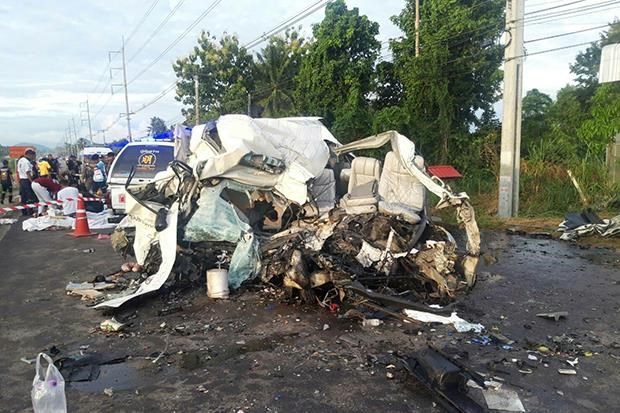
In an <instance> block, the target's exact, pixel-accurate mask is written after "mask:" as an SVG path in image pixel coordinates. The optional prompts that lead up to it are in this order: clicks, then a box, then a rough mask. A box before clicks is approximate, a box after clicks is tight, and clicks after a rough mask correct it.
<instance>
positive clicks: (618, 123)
mask: <svg viewBox="0 0 620 413" xmlns="http://www.w3.org/2000/svg"><path fill="white" fill-rule="evenodd" d="M590 107H591V112H590V116H591V117H590V119H587V120H585V121H584V122H583V123H582V124H581V126H580V127H579V130H578V131H577V134H578V136H579V138H580V139H581V140H582V141H583V143H584V144H585V145H586V155H588V156H591V155H593V156H596V157H599V158H600V159H601V160H602V157H603V154H604V153H605V148H606V147H607V145H608V144H609V143H610V142H611V141H612V140H613V138H614V137H615V136H616V135H617V134H619V133H620V82H613V83H607V84H604V85H601V86H600V87H599V88H598V89H597V90H596V92H595V94H594V96H593V97H592V100H591V106H590Z"/></svg>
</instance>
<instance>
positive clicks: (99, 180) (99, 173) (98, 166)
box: [91, 155, 106, 194]
mask: <svg viewBox="0 0 620 413" xmlns="http://www.w3.org/2000/svg"><path fill="white" fill-rule="evenodd" d="M91 160H92V161H93V162H94V163H95V166H94V168H93V192H94V193H95V194H97V192H99V190H101V191H104V190H105V186H106V182H105V181H106V171H105V163H103V161H102V160H101V159H100V158H99V155H93V156H92V158H91Z"/></svg>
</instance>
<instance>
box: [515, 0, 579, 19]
mask: <svg viewBox="0 0 620 413" xmlns="http://www.w3.org/2000/svg"><path fill="white" fill-rule="evenodd" d="M584 1H586V0H575V1H571V2H569V3H564V4H560V5H559V6H553V7H546V8H544V9H538V10H533V11H530V12H527V13H525V15H526V16H527V15H528V14H536V13H540V12H543V11H548V10H553V9H559V8H561V7H566V6H570V5H571V4H575V3H583V2H584Z"/></svg>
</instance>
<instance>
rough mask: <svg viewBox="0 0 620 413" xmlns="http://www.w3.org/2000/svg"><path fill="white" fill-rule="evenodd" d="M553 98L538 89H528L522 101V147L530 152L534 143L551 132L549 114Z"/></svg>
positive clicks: (525, 151) (526, 151)
mask: <svg viewBox="0 0 620 413" xmlns="http://www.w3.org/2000/svg"><path fill="white" fill-rule="evenodd" d="M552 105H553V99H551V97H550V96H549V95H547V94H545V93H542V92H541V91H539V90H538V89H532V90H528V91H527V93H526V94H525V97H524V98H523V102H522V122H521V149H522V153H523V154H525V155H526V154H527V153H529V150H530V148H531V147H532V145H533V144H535V143H536V142H538V141H540V139H542V137H543V136H544V135H545V134H547V133H548V132H549V124H548V118H547V116H548V114H549V109H550V108H551V106H552Z"/></svg>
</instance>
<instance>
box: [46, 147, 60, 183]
mask: <svg viewBox="0 0 620 413" xmlns="http://www.w3.org/2000/svg"><path fill="white" fill-rule="evenodd" d="M47 163H48V164H49V165H50V177H51V178H52V179H56V180H58V173H59V170H58V167H59V165H58V159H56V158H54V155H52V154H51V153H48V154H47Z"/></svg>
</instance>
